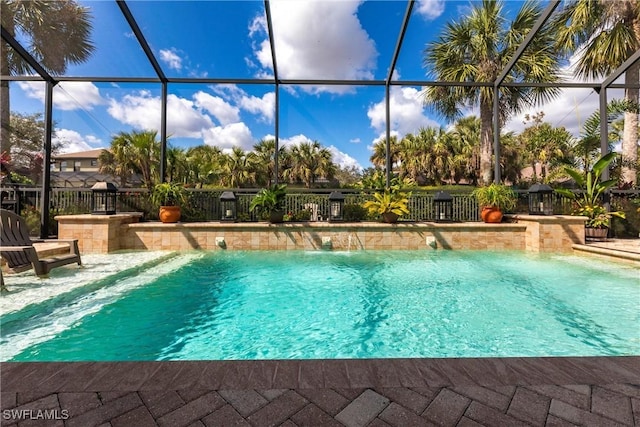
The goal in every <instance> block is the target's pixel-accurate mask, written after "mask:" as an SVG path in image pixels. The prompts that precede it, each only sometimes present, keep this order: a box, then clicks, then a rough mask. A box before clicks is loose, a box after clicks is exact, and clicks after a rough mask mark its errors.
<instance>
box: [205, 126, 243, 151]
mask: <svg viewBox="0 0 640 427" xmlns="http://www.w3.org/2000/svg"><path fill="white" fill-rule="evenodd" d="M202 134H203V135H202V137H203V139H204V142H205V144H208V145H215V146H216V147H219V148H221V149H231V148H233V147H240V148H242V149H243V150H249V149H251V147H253V144H255V142H256V141H255V139H254V138H253V136H251V131H250V130H249V128H248V127H247V125H245V124H244V123H241V122H238V123H231V124H228V125H226V126H216V127H211V128H209V129H205V130H203V132H202Z"/></svg>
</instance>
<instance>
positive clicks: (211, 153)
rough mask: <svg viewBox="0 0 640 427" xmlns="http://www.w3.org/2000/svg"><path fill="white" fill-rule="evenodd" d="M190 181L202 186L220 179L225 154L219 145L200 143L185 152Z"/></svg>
mask: <svg viewBox="0 0 640 427" xmlns="http://www.w3.org/2000/svg"><path fill="white" fill-rule="evenodd" d="M185 157H186V165H187V170H188V171H187V175H188V178H187V179H188V181H189V182H191V183H195V184H197V185H198V186H199V187H200V188H202V187H203V186H204V184H211V183H213V182H214V181H216V180H218V179H219V177H220V175H221V173H222V164H223V162H224V160H223V159H224V156H223V155H222V151H220V149H219V148H218V147H214V146H211V145H198V146H196V147H191V148H189V149H188V150H187V152H186V153H185Z"/></svg>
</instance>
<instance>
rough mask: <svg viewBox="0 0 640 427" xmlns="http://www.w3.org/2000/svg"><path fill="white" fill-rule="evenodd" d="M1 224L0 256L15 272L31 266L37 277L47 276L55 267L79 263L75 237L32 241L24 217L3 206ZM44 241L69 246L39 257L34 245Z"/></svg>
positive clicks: (0, 212)
mask: <svg viewBox="0 0 640 427" xmlns="http://www.w3.org/2000/svg"><path fill="white" fill-rule="evenodd" d="M0 226H1V228H2V234H1V236H0V255H1V256H2V258H4V259H5V260H6V261H7V265H8V266H9V268H10V269H11V270H12V271H14V272H16V273H17V272H21V271H25V270H28V269H30V268H33V270H34V271H35V273H36V274H37V275H38V276H46V275H48V274H49V271H51V269H52V268H55V267H60V266H63V265H67V264H73V263H77V264H78V265H82V261H81V260H80V251H79V250H78V240H76V239H69V240H64V239H37V240H32V239H31V238H30V237H29V230H28V228H27V223H26V222H25V220H24V218H22V217H21V216H19V215H16V214H15V213H13V212H11V211H8V210H6V209H0ZM44 242H55V243H66V244H68V245H69V253H68V254H62V255H54V256H51V257H49V258H43V259H39V258H38V253H37V252H36V249H35V248H34V247H33V244H34V243H44Z"/></svg>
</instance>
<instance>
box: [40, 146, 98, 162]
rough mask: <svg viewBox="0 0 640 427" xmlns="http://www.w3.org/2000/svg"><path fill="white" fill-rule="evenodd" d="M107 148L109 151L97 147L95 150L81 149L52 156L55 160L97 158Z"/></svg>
mask: <svg viewBox="0 0 640 427" xmlns="http://www.w3.org/2000/svg"><path fill="white" fill-rule="evenodd" d="M105 150H106V151H109V150H108V149H106V148H97V149H95V150H88V151H79V152H77V153H65V154H58V155H55V156H52V158H53V159H54V160H57V159H97V158H98V156H100V153H102V152H103V151H105Z"/></svg>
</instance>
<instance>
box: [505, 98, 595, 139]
mask: <svg viewBox="0 0 640 427" xmlns="http://www.w3.org/2000/svg"><path fill="white" fill-rule="evenodd" d="M599 105H600V104H599V98H598V94H597V93H595V92H594V91H593V89H587V88H580V89H564V90H563V91H562V94H561V95H560V96H559V97H558V98H556V99H554V100H553V101H550V102H547V103H546V104H544V105H542V106H538V107H534V108H529V109H527V110H526V111H523V112H522V113H520V114H518V115H517V116H514V117H512V118H511V120H510V121H509V122H507V123H506V124H505V131H507V132H508V131H515V132H518V133H519V132H522V131H523V130H524V128H525V126H526V125H525V124H524V116H525V114H529V115H532V114H536V113H539V112H540V111H544V121H545V122H548V123H550V124H552V125H553V126H558V127H560V126H563V127H564V128H565V129H567V131H569V132H570V133H571V134H572V135H574V136H576V137H577V136H579V135H580V133H581V131H582V125H583V124H584V122H585V120H586V119H587V118H589V116H590V115H591V114H593V112H594V111H597V110H598V108H600V107H599Z"/></svg>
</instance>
